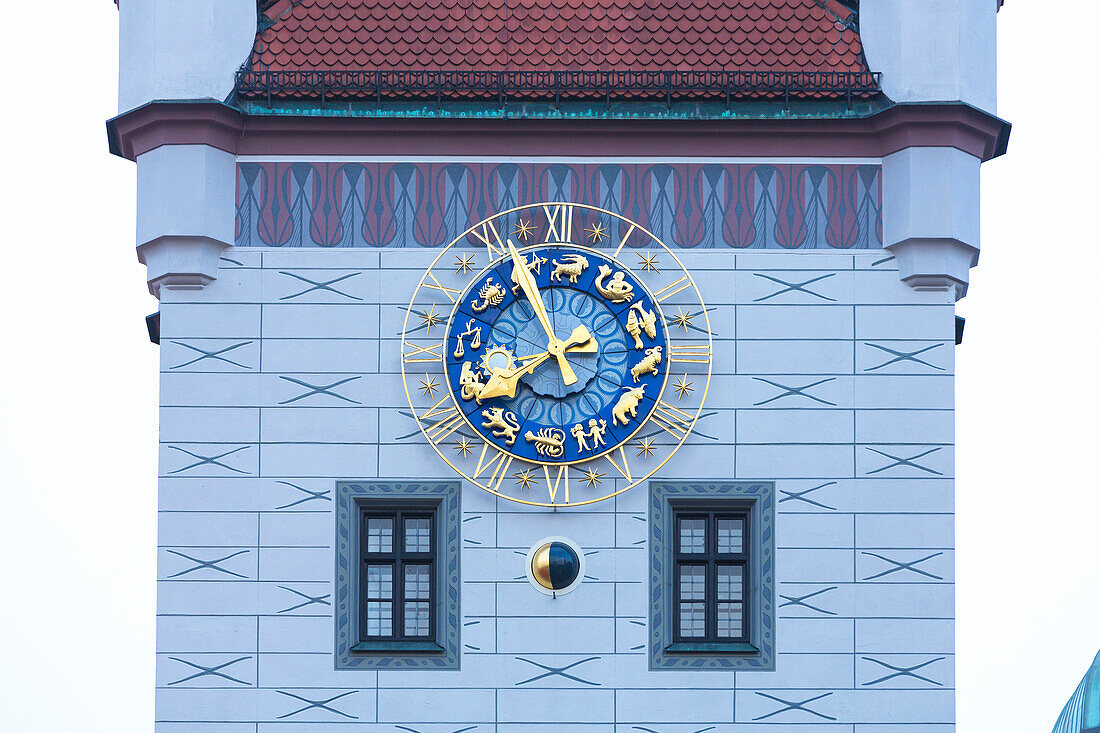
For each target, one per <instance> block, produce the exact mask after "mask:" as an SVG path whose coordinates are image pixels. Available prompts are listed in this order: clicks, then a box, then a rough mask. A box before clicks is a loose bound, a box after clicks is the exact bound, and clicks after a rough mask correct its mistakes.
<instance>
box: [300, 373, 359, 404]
mask: <svg viewBox="0 0 1100 733" xmlns="http://www.w3.org/2000/svg"><path fill="white" fill-rule="evenodd" d="M279 379H285V380H286V381H288V382H292V383H294V384H297V385H298V386H300V387H305V388H306V390H307V391H306V392H303V393H302V394H300V395H298V396H297V397H291V398H290V399H289V400H283V401H282V402H280V403H279V404H280V405H289V404H290V403H292V402H297V401H298V400H304V399H305V398H307V397H312V396H313V395H326V396H328V397H335V398H336V399H338V400H343V401H344V402H350V403H351V404H353V405H361V404H363V403H362V402H358V401H356V400H353V399H351V398H350V397H345V396H344V395H342V394H338V393H337V392H333V391H332V390H334V389H335V388H336V387H339V386H340V385H342V384H347V383H348V382H354V381H355V380H356V379H359V377H358V376H355V377H347V378H346V379H340V380H338V381H336V382H333V383H332V384H325V385H317V384H310V383H309V382H306V381H303V380H301V379H295V378H294V377H284V376H280V377H279Z"/></svg>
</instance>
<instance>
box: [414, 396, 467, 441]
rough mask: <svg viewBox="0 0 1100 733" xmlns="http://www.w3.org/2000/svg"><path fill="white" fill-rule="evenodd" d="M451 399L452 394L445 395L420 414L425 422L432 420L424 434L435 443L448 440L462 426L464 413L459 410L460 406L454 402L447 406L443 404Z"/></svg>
mask: <svg viewBox="0 0 1100 733" xmlns="http://www.w3.org/2000/svg"><path fill="white" fill-rule="evenodd" d="M450 399H451V396H450V395H444V396H443V398H442V399H440V400H439V402H436V403H435V404H434V405H432V406H431V407H429V408H428V410H427V412H425V413H424V414H423V415H421V416H420V419H421V420H423V421H425V422H427V421H429V420H431V421H432V422H431V425H429V426H428V427H427V428H426V429H425V431H424V434H425V435H427V436H428V440H430V441H432V442H433V443H439V442H441V441H443V440H446V438H447V436H448V435H450V434H451V433H453V432H454V431H456V430H458V429H459V428H460V427H462V413H461V412H459V409H458V407H457V406H456V405H455V404H454V403H453V402H452V403H451V404H450V405H447V406H446V407H444V406H443V403H444V402H446V401H448V400H450Z"/></svg>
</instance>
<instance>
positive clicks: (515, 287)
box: [512, 254, 546, 295]
mask: <svg viewBox="0 0 1100 733" xmlns="http://www.w3.org/2000/svg"><path fill="white" fill-rule="evenodd" d="M519 258H520V260H521V261H522V262H523V266H524V267H526V268H527V270H528V272H533V273H535V274H536V275H541V274H542V266H543V265H545V264H546V258H545V257H539V256H538V255H536V254H532V255H531V261H530V262H528V261H527V258H526V257H524V256H523V255H520V256H519ZM519 287H520V285H519V280H518V279H516V271H515V269H514V268H513V270H512V295H519Z"/></svg>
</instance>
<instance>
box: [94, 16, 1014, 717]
mask: <svg viewBox="0 0 1100 733" xmlns="http://www.w3.org/2000/svg"><path fill="white" fill-rule="evenodd" d="M997 5H998V4H997V3H995V2H994V1H993V0H965V1H964V2H959V3H943V4H940V3H933V4H928V3H908V2H896V1H892V2H885V1H878V2H875V1H872V0H864V2H862V3H857V2H840V1H838V0H782V1H781V0H706V2H704V3H703V4H702V5H701V6H699V5H693V4H691V3H687V2H684V1H683V0H663V1H662V2H661V3H658V4H657V5H654V4H652V3H650V4H643V5H638V4H637V3H633V4H632V3H629V2H622V1H620V0H600V1H599V2H597V3H595V4H589V5H583V6H582V5H579V4H578V5H576V6H560V5H550V4H547V3H542V2H524V3H520V4H518V5H515V6H514V7H513V6H509V5H504V6H501V7H500V8H496V7H494V6H492V5H491V4H490V3H481V4H477V3H475V5H474V6H471V7H459V6H453V5H452V4H448V3H446V2H440V3H438V4H435V5H433V4H432V3H428V2H424V0H391V1H390V2H383V3H368V2H362V1H361V0H296V1H291V0H279V1H278V2H259V3H254V2H252V0H233V1H232V2H225V1H224V0H220V1H219V2H217V3H214V2H213V0H194V1H193V2H190V3H186V4H184V3H177V2H169V1H168V0H157V1H156V2H149V3H142V4H140V5H138V4H137V3H132V2H128V1H127V0H122V2H121V3H120V12H121V13H122V72H121V75H122V79H121V85H120V107H121V109H120V114H119V116H118V117H116V118H114V119H113V120H111V121H110V122H109V124H108V128H109V135H110V143H111V149H112V152H114V153H116V154H118V155H121V156H124V157H127V158H129V159H132V160H134V161H136V163H137V170H138V192H139V196H138V203H139V213H138V217H139V220H138V242H137V244H138V248H137V249H138V256H139V259H140V260H141V261H142V262H143V263H144V264H145V265H146V266H147V269H148V284H149V289H150V292H151V293H152V294H153V295H155V296H156V297H157V298H158V299H159V311H158V313H157V314H156V316H154V317H151V318H150V334H151V336H152V337H153V338H154V340H155V341H157V342H158V343H159V345H160V350H161V393H160V403H161V428H160V443H159V445H160V478H159V481H158V492H159V507H160V535H159V537H160V539H159V547H158V555H159V563H158V580H157V582H158V588H159V592H158V608H157V614H158V637H157V638H158V642H157V643H158V648H157V679H156V687H157V706H156V730H157V731H159V732H163V733H168V732H172V733H178V732H181V731H188V732H189V733H190V732H192V731H209V732H211V733H244V732H245V731H248V732H249V733H252V732H254V731H276V730H301V731H336V730H348V729H351V730H362V731H368V732H370V733H381V732H382V731H387V732H388V731H399V730H400V731H418V732H420V733H456V732H457V731H475V730H476V731H492V732H494V733H518V732H519V731H524V732H527V731H533V732H536V733H537V732H540V731H543V732H547V733H548V732H549V731H554V732H555V733H559V732H561V731H576V732H577V733H623V732H625V731H657V732H659V733H688V732H689V731H690V732H696V731H711V730H714V731H722V732H726V731H735V730H758V731H779V730H786V729H788V728H790V729H792V730H794V729H799V730H814V731H856V732H857V733H872V732H874V733H887V732H888V731H895V730H901V729H902V727H903V726H904V729H905V730H913V731H916V730H919V731H922V733H923V732H925V731H927V732H930V733H947V732H948V731H953V730H954V699H955V696H954V650H955V645H954V621H953V618H954V546H955V542H954V540H955V536H954V524H953V506H954V501H953V493H954V481H953V469H954V437H953V436H954V428H953V424H954V391H953V381H954V380H953V372H954V352H955V348H956V345H957V343H958V342H959V341H960V340H961V334H962V329H961V320H960V319H957V318H956V316H955V302H956V301H957V300H958V299H959V298H961V297H963V296H964V295H965V294H966V290H967V285H968V281H969V269H970V267H972V266H973V265H974V264H976V262H977V257H978V249H979V241H978V207H979V202H978V179H979V168H980V165H981V163H982V162H983V161H985V160H988V159H991V158H993V157H996V156H998V155H1000V154H1002V153H1003V152H1004V149H1005V145H1006V142H1007V134H1008V126H1007V124H1006V123H1004V122H1003V121H1001V120H1000V119H998V118H997V117H996V115H995V77H994V73H993V69H994V66H995V59H994V55H993V51H992V49H993V48H994V47H995V43H994V39H995V28H994V26H995V18H996V12H997V9H998V8H997ZM949 6H950V7H949ZM964 26H965V28H967V29H968V33H969V34H970V35H969V36H967V37H968V38H972V37H979V38H981V39H983V42H982V43H970V42H968V43H967V44H965V46H964V45H962V44H961V42H960V40H959V38H960V34H959V32H958V30H957V29H958V28H960V27H964ZM949 27H950V28H956V32H954V33H947V32H945V31H944V29H945V28H949ZM185 35H186V38H185V37H184V36H185ZM184 40H186V41H187V42H188V43H187V44H183V43H182V42H183V41H184ZM931 56H935V58H936V59H937V62H936V63H935V64H931V65H929V64H928V61H927V59H928V58H930V57H931ZM242 63H243V65H242ZM796 726H798V727H797V728H796Z"/></svg>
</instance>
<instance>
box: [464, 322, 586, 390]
mask: <svg viewBox="0 0 1100 733" xmlns="http://www.w3.org/2000/svg"><path fill="white" fill-rule="evenodd" d="M598 351H599V346H598V345H597V344H596V339H594V338H592V337H591V335H590V334H589V333H588V329H587V328H585V327H584V326H578V327H577V328H575V329H573V333H572V334H570V336H569V338H568V339H566V340H565V341H564V342H562V352H563V353H565V352H577V353H583V354H590V353H594V352H598ZM551 356H552V354H551V353H550V352H549V351H543V352H541V353H538V354H531V355H529V356H521V357H520V360H521V361H523V362H525V363H524V364H521V365H519V366H517V367H513V368H512V369H500V368H497V369H493V370H492V373H491V374H490V376H489V381H488V382H486V383H485V386H484V387H483V388H482V389H481V392H480V393H479V394H478V399H479V400H487V399H491V398H493V397H500V396H503V395H506V396H507V397H508V398H512V397H515V396H516V388H517V387H518V386H519V380H520V378H521V377H523V375H524V374H530V373H531V372H533V371H535V369H536V368H538V366H539V365H540V364H542V363H543V362H544V361H546V360H547V359H549V358H550V357H551Z"/></svg>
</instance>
